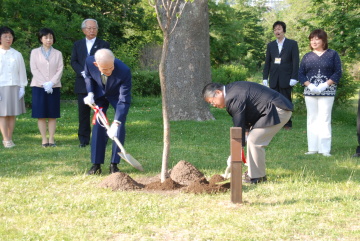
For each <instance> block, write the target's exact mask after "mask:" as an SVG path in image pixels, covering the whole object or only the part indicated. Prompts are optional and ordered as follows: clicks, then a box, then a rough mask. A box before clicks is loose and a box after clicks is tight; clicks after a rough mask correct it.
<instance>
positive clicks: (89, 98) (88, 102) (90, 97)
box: [84, 92, 95, 105]
mask: <svg viewBox="0 0 360 241" xmlns="http://www.w3.org/2000/svg"><path fill="white" fill-rule="evenodd" d="M84 103H85V105H93V104H94V103H95V101H94V93H93V92H89V93H88V95H87V96H86V97H85V98H84Z"/></svg>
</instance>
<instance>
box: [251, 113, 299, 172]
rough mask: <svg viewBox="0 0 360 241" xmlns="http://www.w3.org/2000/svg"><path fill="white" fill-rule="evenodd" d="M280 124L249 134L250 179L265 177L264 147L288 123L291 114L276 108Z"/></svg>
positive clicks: (252, 131) (258, 129) (254, 130)
mask: <svg viewBox="0 0 360 241" xmlns="http://www.w3.org/2000/svg"><path fill="white" fill-rule="evenodd" d="M276 110H277V112H278V114H279V118H280V123H279V124H277V125H274V126H267V127H264V128H255V129H252V130H251V131H250V132H249V135H248V138H247V158H246V162H247V164H248V175H249V176H250V177H251V178H259V177H264V176H265V175H266V171H265V168H266V165H265V147H266V146H267V145H269V143H270V141H271V140H272V138H273V137H274V136H275V134H276V133H278V131H280V130H281V128H282V127H283V126H284V125H285V124H286V123H287V122H288V121H289V119H290V117H291V114H292V112H291V111H287V110H283V109H280V108H276Z"/></svg>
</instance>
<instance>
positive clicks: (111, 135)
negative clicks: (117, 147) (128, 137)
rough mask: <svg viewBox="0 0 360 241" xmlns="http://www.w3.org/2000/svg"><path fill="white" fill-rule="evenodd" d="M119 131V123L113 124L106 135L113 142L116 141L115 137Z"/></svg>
mask: <svg viewBox="0 0 360 241" xmlns="http://www.w3.org/2000/svg"><path fill="white" fill-rule="evenodd" d="M118 129H119V122H113V123H112V124H111V126H110V128H109V129H108V130H107V132H106V134H107V135H108V136H109V138H110V139H111V140H114V137H115V136H116V135H117V132H118Z"/></svg>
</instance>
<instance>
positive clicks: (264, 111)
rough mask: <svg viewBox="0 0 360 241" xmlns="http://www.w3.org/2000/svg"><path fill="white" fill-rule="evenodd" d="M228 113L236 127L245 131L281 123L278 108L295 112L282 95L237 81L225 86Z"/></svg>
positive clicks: (266, 88)
mask: <svg viewBox="0 0 360 241" xmlns="http://www.w3.org/2000/svg"><path fill="white" fill-rule="evenodd" d="M225 93H226V96H225V105H226V111H227V112H228V113H229V114H230V116H231V117H232V119H233V123H234V126H235V127H242V128H243V130H245V129H250V128H261V127H267V126H273V125H277V124H279V123H280V118H279V115H278V113H277V110H276V107H278V108H280V109H283V110H289V111H292V110H293V104H292V103H291V102H290V101H289V100H288V99H287V98H286V97H285V96H283V95H282V94H280V93H279V92H276V91H275V90H273V89H270V88H268V87H266V86H263V85H260V84H258V83H254V82H246V81H237V82H233V83H231V84H228V85H226V86H225Z"/></svg>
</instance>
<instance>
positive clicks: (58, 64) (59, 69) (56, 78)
mask: <svg viewBox="0 0 360 241" xmlns="http://www.w3.org/2000/svg"><path fill="white" fill-rule="evenodd" d="M54 61H55V63H54V64H53V65H52V67H53V66H54V67H55V68H56V70H55V73H54V75H53V77H52V78H51V79H50V82H52V83H53V85H57V84H59V83H60V80H61V76H62V74H63V70H64V60H63V55H62V53H61V52H60V51H56V58H55V59H54Z"/></svg>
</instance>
